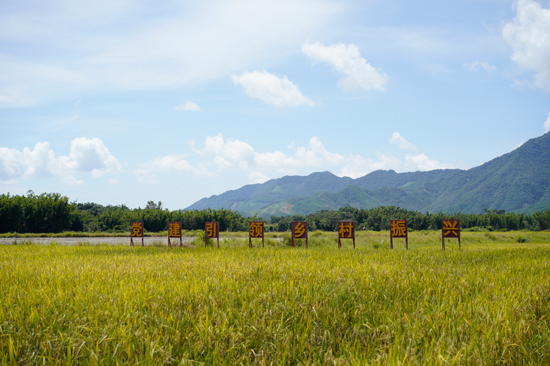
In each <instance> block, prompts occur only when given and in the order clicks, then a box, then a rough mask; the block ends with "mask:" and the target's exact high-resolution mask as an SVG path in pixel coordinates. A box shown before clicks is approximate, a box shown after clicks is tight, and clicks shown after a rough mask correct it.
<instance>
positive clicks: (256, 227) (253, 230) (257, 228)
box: [250, 222, 264, 238]
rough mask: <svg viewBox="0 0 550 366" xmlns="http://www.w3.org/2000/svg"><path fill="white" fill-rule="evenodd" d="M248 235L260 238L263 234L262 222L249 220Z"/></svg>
mask: <svg viewBox="0 0 550 366" xmlns="http://www.w3.org/2000/svg"><path fill="white" fill-rule="evenodd" d="M250 236H251V237H253V238H262V237H263V236H264V223H263V222H251V223H250Z"/></svg>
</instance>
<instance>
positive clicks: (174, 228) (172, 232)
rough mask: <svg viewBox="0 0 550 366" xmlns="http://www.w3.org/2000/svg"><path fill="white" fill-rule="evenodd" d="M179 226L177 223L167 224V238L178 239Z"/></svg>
mask: <svg viewBox="0 0 550 366" xmlns="http://www.w3.org/2000/svg"><path fill="white" fill-rule="evenodd" d="M180 229H181V227H180V224H179V223H178V222H171V223H169V224H168V236H170V237H179V236H180Z"/></svg>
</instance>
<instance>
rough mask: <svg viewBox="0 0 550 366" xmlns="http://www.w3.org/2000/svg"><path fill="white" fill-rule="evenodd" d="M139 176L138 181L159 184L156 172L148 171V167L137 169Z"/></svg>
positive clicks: (136, 172)
mask: <svg viewBox="0 0 550 366" xmlns="http://www.w3.org/2000/svg"><path fill="white" fill-rule="evenodd" d="M134 173H135V174H136V176H137V181H138V183H144V184H157V183H158V181H157V176H156V174H154V173H151V172H150V171H147V170H146V169H137V170H136V171H135V172H134Z"/></svg>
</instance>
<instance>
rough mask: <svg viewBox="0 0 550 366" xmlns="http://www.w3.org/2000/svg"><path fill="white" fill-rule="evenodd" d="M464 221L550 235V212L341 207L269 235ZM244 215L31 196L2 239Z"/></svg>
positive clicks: (280, 220)
mask: <svg viewBox="0 0 550 366" xmlns="http://www.w3.org/2000/svg"><path fill="white" fill-rule="evenodd" d="M444 218H455V219H460V220H461V226H462V228H463V229H473V230H476V229H479V230H482V229H487V230H522V229H527V230H548V229H550V210H546V211H541V212H534V213H530V214H523V213H520V214H517V213H511V212H508V213H506V212H505V211H503V210H501V211H496V210H487V209H486V210H485V213H484V214H463V213H457V214H452V215H451V214H445V213H441V212H440V213H435V214H433V213H429V212H426V213H425V214H423V213H420V212H418V211H414V210H407V209H404V208H399V207H395V206H389V207H376V208H371V209H358V208H353V207H349V206H348V207H341V208H340V209H338V210H336V211H331V210H319V211H316V212H314V213H312V214H309V215H292V216H272V217H271V223H272V224H273V225H270V226H268V227H267V229H268V230H274V231H288V230H290V223H291V222H292V221H304V220H305V221H308V223H309V228H310V230H325V231H335V230H336V227H337V225H338V221H341V220H354V221H355V222H356V223H357V228H358V229H363V230H373V231H379V230H387V229H389V227H390V220H391V219H407V220H409V228H410V229H413V230H434V229H440V228H441V219H444ZM257 219H258V218H257V217H245V216H243V215H241V214H240V213H239V212H236V211H231V210H226V209H219V210H212V209H204V210H175V211H169V210H167V209H163V208H162V202H158V203H155V202H152V201H149V202H148V203H147V205H146V207H145V208H143V209H142V208H137V209H130V208H128V207H126V206H125V205H120V206H102V205H99V204H97V203H70V202H69V199H68V198H67V197H64V196H61V195H60V194H58V193H43V194H41V195H36V194H34V193H33V192H29V193H28V194H27V196H10V195H9V194H8V195H1V196H0V233H7V232H17V233H59V232H63V231H69V230H70V231H77V232H111V233H112V232H128V231H129V230H130V222H132V221H143V222H144V225H145V229H146V231H148V232H161V231H165V230H167V227H168V222H170V221H180V222H182V228H183V229H184V230H202V229H204V223H205V222H206V221H219V223H220V230H221V231H245V230H247V229H248V221H251V220H257Z"/></svg>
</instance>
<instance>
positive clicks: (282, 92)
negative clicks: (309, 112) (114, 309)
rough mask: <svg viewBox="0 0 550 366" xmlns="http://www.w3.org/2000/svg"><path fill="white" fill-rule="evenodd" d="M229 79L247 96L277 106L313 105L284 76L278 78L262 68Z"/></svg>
mask: <svg viewBox="0 0 550 366" xmlns="http://www.w3.org/2000/svg"><path fill="white" fill-rule="evenodd" d="M231 79H232V80H233V83H234V84H235V85H240V86H242V87H243V88H244V92H245V93H246V94H247V95H248V96H249V97H251V98H254V99H259V100H261V101H262V102H264V103H267V104H271V105H274V106H275V107H277V108H284V107H297V106H300V105H308V106H313V105H315V103H314V102H313V101H311V100H310V99H308V98H307V97H305V96H304V95H303V94H302V93H301V92H300V90H299V89H298V86H297V85H295V84H294V83H293V82H292V81H290V80H288V78H287V77H286V76H284V77H283V78H279V77H278V76H276V75H273V74H270V73H269V72H267V71H265V70H263V71H253V72H244V73H242V74H241V75H232V76H231Z"/></svg>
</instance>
